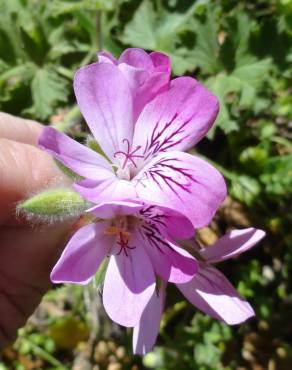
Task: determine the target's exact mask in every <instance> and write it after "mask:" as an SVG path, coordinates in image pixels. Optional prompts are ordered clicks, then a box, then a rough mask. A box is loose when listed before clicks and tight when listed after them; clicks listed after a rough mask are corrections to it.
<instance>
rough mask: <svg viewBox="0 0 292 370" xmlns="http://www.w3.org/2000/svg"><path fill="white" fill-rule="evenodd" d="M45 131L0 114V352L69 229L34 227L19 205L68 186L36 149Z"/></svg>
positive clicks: (45, 280)
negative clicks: (41, 192) (18, 209)
mask: <svg viewBox="0 0 292 370" xmlns="http://www.w3.org/2000/svg"><path fill="white" fill-rule="evenodd" d="M41 130H42V125H40V124H38V123H37V122H33V121H29V120H24V119H21V118H17V117H13V116H10V115H8V114H5V113H1V112H0V349H2V348H3V347H5V346H6V345H7V344H9V343H11V342H12V341H13V340H14V339H15V336H16V334H17V329H18V328H20V327H21V326H23V325H24V324H25V322H26V320H27V318H28V317H29V316H30V315H31V313H32V312H33V311H34V309H35V308H36V306H37V305H38V303H39V302H40V300H41V297H42V295H43V294H44V293H45V292H46V291H47V290H48V289H49V288H50V280H49V274H50V271H51V269H52V267H53V266H54V264H55V262H56V261H57V259H58V257H59V255H60V253H61V249H62V247H63V246H64V239H65V238H66V234H67V231H68V228H69V225H68V223H63V224H58V225H41V224H39V225H37V226H36V225H34V226H33V225H32V224H30V223H29V222H28V221H27V220H24V219H23V218H21V217H17V215H16V212H15V209H16V205H17V202H19V201H20V200H22V199H24V198H26V197H28V196H30V195H32V194H34V193H35V192H37V191H39V190H42V189H43V188H45V187H47V186H50V185H60V184H66V183H67V184H68V179H66V177H65V176H64V175H63V174H62V173H61V171H60V170H59V169H58V167H57V166H56V165H55V163H54V161H53V160H52V158H51V157H50V156H48V155H47V154H46V153H44V152H43V151H41V150H40V149H38V148H37V138H38V136H39V134H40V132H41Z"/></svg>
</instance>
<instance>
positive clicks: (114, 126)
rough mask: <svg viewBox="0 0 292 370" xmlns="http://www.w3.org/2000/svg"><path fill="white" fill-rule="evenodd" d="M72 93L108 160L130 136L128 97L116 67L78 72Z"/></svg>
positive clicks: (102, 65)
mask: <svg viewBox="0 0 292 370" xmlns="http://www.w3.org/2000/svg"><path fill="white" fill-rule="evenodd" d="M74 91H75V95H76V98H77V102H78V105H79V107H80V110H81V112H82V114H83V116H84V118H85V120H86V122H87V124H88V126H89V128H90V130H91V132H92V133H93V135H94V137H95V139H96V140H97V142H98V143H99V145H100V146H101V148H102V150H103V151H104V153H105V154H106V155H107V156H108V157H109V158H110V159H112V160H114V154H115V153H116V152H117V151H119V150H120V149H121V148H123V140H127V141H128V142H129V143H130V144H131V142H132V136H133V113H132V94H131V90H130V86H129V84H128V82H127V79H126V78H125V76H124V75H123V73H122V72H121V71H120V70H119V68H118V66H116V65H114V64H111V63H94V64H90V65H88V66H86V67H83V68H81V69H79V70H78V71H77V73H76V75H75V78H74Z"/></svg>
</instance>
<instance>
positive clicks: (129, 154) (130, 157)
mask: <svg viewBox="0 0 292 370" xmlns="http://www.w3.org/2000/svg"><path fill="white" fill-rule="evenodd" d="M123 143H127V152H123V151H121V150H119V151H117V152H115V154H114V157H115V158H116V157H117V155H120V154H122V155H124V156H125V160H124V163H123V165H122V169H124V168H125V167H126V165H127V163H128V161H130V162H131V163H132V164H133V166H134V167H135V168H137V165H136V163H135V162H134V160H133V158H143V157H144V156H143V155H139V154H135V153H136V152H137V151H138V150H140V149H141V145H138V146H137V147H136V149H134V150H132V151H131V149H130V143H129V140H128V139H124V140H123Z"/></svg>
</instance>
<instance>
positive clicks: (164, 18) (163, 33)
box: [120, 0, 198, 74]
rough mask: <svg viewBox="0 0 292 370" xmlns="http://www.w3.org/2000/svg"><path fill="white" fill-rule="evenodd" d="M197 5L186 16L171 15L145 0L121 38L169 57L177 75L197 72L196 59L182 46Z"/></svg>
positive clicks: (181, 14) (132, 44)
mask: <svg viewBox="0 0 292 370" xmlns="http://www.w3.org/2000/svg"><path fill="white" fill-rule="evenodd" d="M197 6H198V4H196V3H195V4H194V5H192V6H191V7H190V8H189V9H188V10H187V11H186V12H184V13H178V12H172V13H171V12H168V11H167V10H166V9H164V8H161V9H160V11H159V12H157V11H155V8H154V5H153V3H152V2H150V1H147V0H144V1H143V2H142V3H141V5H140V6H139V7H138V9H137V10H136V12H135V13H134V16H133V18H132V20H131V21H130V22H129V23H128V24H127V25H126V27H125V30H124V33H123V35H122V36H121V37H120V39H121V40H122V42H124V43H125V44H130V45H131V46H136V47H141V48H144V49H149V50H159V51H162V52H164V53H166V54H168V55H170V56H171V57H172V62H173V69H174V73H176V74H177V73H184V72H185V71H186V70H188V69H194V68H195V60H194V59H193V58H190V55H191V53H190V52H189V51H188V50H187V49H186V48H182V47H180V38H179V36H180V35H181V34H182V33H183V32H184V31H186V30H188V29H189V28H190V27H191V25H190V20H191V17H192V15H193V13H194V11H195V9H196V8H197ZM187 56H188V58H187Z"/></svg>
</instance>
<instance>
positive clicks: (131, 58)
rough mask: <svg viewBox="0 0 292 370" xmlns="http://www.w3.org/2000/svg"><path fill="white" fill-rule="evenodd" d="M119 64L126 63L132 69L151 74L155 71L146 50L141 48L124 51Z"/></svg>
mask: <svg viewBox="0 0 292 370" xmlns="http://www.w3.org/2000/svg"><path fill="white" fill-rule="evenodd" d="M118 63H119V64H121V63H124V64H128V65H130V66H132V67H135V68H139V69H143V70H145V71H149V72H151V71H152V70H153V69H154V65H153V62H152V59H151V57H150V55H149V54H147V53H146V51H145V50H143V49H139V48H129V49H126V50H125V51H123V53H122V54H121V56H120V57H119V61H118Z"/></svg>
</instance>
